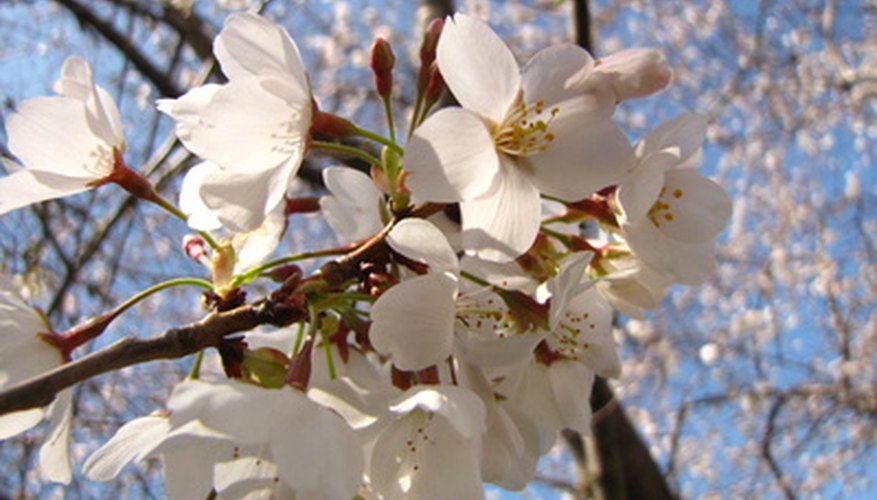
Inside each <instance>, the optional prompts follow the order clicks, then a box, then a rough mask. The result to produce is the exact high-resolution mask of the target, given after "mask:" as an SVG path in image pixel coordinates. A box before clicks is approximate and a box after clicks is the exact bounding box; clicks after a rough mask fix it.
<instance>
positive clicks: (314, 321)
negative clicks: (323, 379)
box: [308, 305, 338, 380]
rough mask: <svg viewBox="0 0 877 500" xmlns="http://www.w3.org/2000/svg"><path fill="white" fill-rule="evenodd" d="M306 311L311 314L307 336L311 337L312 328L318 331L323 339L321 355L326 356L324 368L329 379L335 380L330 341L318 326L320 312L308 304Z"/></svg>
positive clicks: (336, 375) (312, 333)
mask: <svg viewBox="0 0 877 500" xmlns="http://www.w3.org/2000/svg"><path fill="white" fill-rule="evenodd" d="M308 311H309V312H310V316H311V321H310V335H309V336H310V337H313V335H314V330H317V331H319V333H320V338H322V339H323V356H324V357H325V358H326V368H327V369H328V370H329V380H335V379H336V378H338V374H337V372H336V371H335V360H334V359H333V356H332V343H331V342H329V336H328V335H326V332H324V331H323V329H322V328H319V322H320V313H318V312H317V308H316V307H314V306H313V305H308Z"/></svg>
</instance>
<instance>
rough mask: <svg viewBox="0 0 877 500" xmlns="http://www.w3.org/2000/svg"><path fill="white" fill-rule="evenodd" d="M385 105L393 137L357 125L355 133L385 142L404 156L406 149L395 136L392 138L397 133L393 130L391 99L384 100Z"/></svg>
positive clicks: (384, 143)
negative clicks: (398, 142)
mask: <svg viewBox="0 0 877 500" xmlns="http://www.w3.org/2000/svg"><path fill="white" fill-rule="evenodd" d="M384 106H385V109H386V110H387V113H388V115H387V120H389V121H390V130H391V132H390V136H391V139H387V138H386V137H384V136H382V135H379V134H376V133H374V132H370V131H368V130H366V129H363V128H359V127H356V130H355V132H354V133H355V134H356V135H358V136H360V137H365V138H366V139H371V140H373V141H375V142H377V143H380V144H383V145H384V146H387V147H388V148H390V149H391V150H392V151H393V152H394V153H396V154H397V155H399V156H402V155H403V154H404V153H405V150H404V149H402V147H401V146H399V145H398V144H396V140H395V138H392V137H393V136H394V135H395V133H394V132H392V130H393V125H392V124H393V117H392V116H391V115H389V113H390V102H389V100H387V101H385V102H384ZM379 164H380V163H378V165H379Z"/></svg>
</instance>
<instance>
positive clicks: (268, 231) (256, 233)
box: [232, 205, 286, 274]
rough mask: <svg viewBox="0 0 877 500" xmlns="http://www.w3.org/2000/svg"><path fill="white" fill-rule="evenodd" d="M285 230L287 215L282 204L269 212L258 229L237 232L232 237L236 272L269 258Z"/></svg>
mask: <svg viewBox="0 0 877 500" xmlns="http://www.w3.org/2000/svg"><path fill="white" fill-rule="evenodd" d="M285 230H286V216H285V215H284V213H283V206H282V205H281V206H278V207H277V208H276V209H274V211H272V212H271V213H270V214H268V215H267V216H266V217H265V220H264V221H263V222H262V224H261V225H260V226H259V227H257V228H256V229H254V230H252V231H247V232H244V233H237V234H235V235H234V237H233V238H232V246H233V247H234V254H235V263H234V273H235V274H239V273H242V272H244V271H246V270H247V269H250V268H252V267H255V266H258V265H259V264H262V263H263V262H265V261H266V260H268V257H270V256H271V254H273V253H274V250H275V249H277V245H279V244H280V238H281V237H282V236H283V233H284V231H285Z"/></svg>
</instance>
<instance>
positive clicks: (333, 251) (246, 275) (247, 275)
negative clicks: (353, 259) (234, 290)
mask: <svg viewBox="0 0 877 500" xmlns="http://www.w3.org/2000/svg"><path fill="white" fill-rule="evenodd" d="M350 250H351V248H350V247H349V246H345V247H340V248H329V249H326V250H316V251H313V252H302V253H300V254H296V255H290V256H288V257H283V258H280V259H276V260H272V261H271V262H266V263H265V264H262V265H259V266H256V267H253V268H250V269H248V270H247V271H245V272H243V273H241V274H239V275H237V276H235V277H234V279H232V280H231V284H230V286H231V287H236V286H240V285H245V284H247V283H249V282H251V281H253V280H254V279H256V278H258V277H259V275H261V274H262V273H263V272H265V271H267V270H269V269H271V268H274V267H278V266H282V265H284V264H289V263H292V262H298V261H300V260H307V259H316V258H319V257H329V256H331V255H344V254H345V253H347V252H349V251H350Z"/></svg>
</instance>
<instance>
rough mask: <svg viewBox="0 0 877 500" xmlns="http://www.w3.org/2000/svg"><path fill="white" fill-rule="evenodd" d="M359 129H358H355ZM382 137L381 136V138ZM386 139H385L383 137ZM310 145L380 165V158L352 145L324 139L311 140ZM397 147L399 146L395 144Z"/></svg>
mask: <svg viewBox="0 0 877 500" xmlns="http://www.w3.org/2000/svg"><path fill="white" fill-rule="evenodd" d="M357 130H360V129H357ZM382 139H383V138H382ZM384 140H386V139H384ZM311 146H313V147H315V148H320V149H325V150H326V151H334V152H336V153H341V154H345V155H349V156H355V157H357V158H359V159H361V160H363V161H365V162H366V163H368V164H369V165H380V164H381V160H379V159H377V158H375V157H374V156H372V155H370V154H368V153H366V152H365V151H362V150H361V149H357V148H354V147H352V146H347V145H345V144H338V143H337V142H326V141H311ZM396 147H397V148H398V147H399V146H396Z"/></svg>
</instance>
